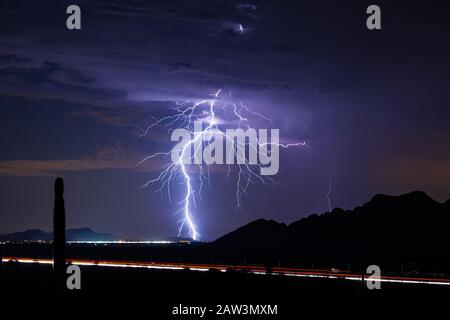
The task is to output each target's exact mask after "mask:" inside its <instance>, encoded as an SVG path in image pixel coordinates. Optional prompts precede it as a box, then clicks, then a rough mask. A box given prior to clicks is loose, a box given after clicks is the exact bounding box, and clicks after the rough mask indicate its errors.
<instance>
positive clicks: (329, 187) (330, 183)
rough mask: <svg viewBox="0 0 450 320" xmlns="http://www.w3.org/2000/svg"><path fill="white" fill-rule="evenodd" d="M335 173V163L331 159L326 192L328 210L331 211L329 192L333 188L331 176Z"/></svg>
mask: <svg viewBox="0 0 450 320" xmlns="http://www.w3.org/2000/svg"><path fill="white" fill-rule="evenodd" d="M335 174H336V164H335V163H334V161H333V168H332V170H331V172H330V173H329V174H328V192H327V202H328V211H329V212H331V210H332V206H331V192H332V189H333V176H334V175H335Z"/></svg>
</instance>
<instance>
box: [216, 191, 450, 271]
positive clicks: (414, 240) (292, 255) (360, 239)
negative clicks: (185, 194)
mask: <svg viewBox="0 0 450 320" xmlns="http://www.w3.org/2000/svg"><path fill="white" fill-rule="evenodd" d="M449 234H450V200H449V201H447V202H445V203H443V204H441V203H439V202H437V201H435V200H434V199H432V198H431V197H429V196H428V195H427V194H426V193H424V192H421V191H414V192H411V193H408V194H404V195H400V196H388V195H383V194H378V195H375V196H374V197H373V198H372V199H371V200H370V201H369V202H367V203H366V204H364V205H362V206H360V207H356V208H354V209H353V210H343V209H340V208H335V209H334V210H332V211H331V212H326V213H323V214H321V215H317V214H312V215H310V216H309V217H307V218H303V219H300V220H299V221H296V222H293V223H291V224H290V225H285V224H283V223H277V222H275V221H273V220H270V221H267V220H263V219H261V220H257V221H254V222H251V223H249V224H247V225H245V226H243V227H241V228H239V229H237V230H235V231H233V232H231V233H229V234H227V235H225V236H223V237H221V238H219V239H217V240H216V241H215V242H213V243H212V246H213V247H214V248H215V249H217V250H220V251H222V252H228V253H229V254H230V255H231V254H234V255H240V256H245V257H257V258H258V259H261V257H267V258H268V259H270V257H273V258H274V259H284V260H288V261H311V260H324V261H331V262H334V261H338V262H341V263H343V262H345V261H361V262H366V261H388V262H389V263H397V262H414V263H429V262H430V263H431V262H436V261H445V263H444V264H445V265H448V261H449V258H450V250H449V248H450V237H449ZM438 265H443V264H442V263H441V264H438Z"/></svg>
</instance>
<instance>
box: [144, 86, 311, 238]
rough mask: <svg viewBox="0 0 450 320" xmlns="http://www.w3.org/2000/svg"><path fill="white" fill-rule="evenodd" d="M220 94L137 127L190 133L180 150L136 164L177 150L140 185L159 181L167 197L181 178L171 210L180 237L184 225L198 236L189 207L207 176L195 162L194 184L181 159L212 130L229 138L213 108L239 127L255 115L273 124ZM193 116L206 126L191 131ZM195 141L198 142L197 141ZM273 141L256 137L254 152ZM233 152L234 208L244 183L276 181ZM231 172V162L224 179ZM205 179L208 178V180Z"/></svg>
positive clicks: (182, 105) (183, 105)
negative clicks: (173, 157) (179, 193)
mask: <svg viewBox="0 0 450 320" xmlns="http://www.w3.org/2000/svg"><path fill="white" fill-rule="evenodd" d="M220 94H221V89H220V90H218V91H217V92H216V93H214V94H211V95H210V96H211V98H210V99H205V100H201V101H198V102H190V101H186V102H181V103H180V102H177V103H176V106H175V107H174V108H172V111H173V114H170V115H168V116H164V117H161V118H159V119H156V120H155V121H154V122H153V123H151V124H150V125H149V126H147V127H146V128H145V129H142V128H140V130H141V134H140V135H139V137H144V136H146V135H147V134H148V133H149V132H150V131H151V130H152V129H153V128H155V127H158V126H166V127H169V128H172V127H174V126H176V127H178V128H180V127H181V128H184V129H187V130H188V131H189V132H191V133H192V134H193V138H192V139H190V140H189V141H188V143H186V144H184V145H183V148H182V149H181V150H173V149H172V150H171V151H168V152H156V153H153V154H151V155H149V156H146V157H145V158H144V159H142V160H141V161H140V162H139V163H138V165H140V164H142V163H144V162H146V161H148V160H151V159H153V158H155V157H164V158H165V157H168V156H170V155H171V154H172V153H173V152H177V153H179V154H180V156H179V160H178V161H176V162H171V163H168V164H166V165H164V166H163V170H162V171H161V172H160V174H159V175H158V176H157V177H156V178H154V179H151V180H149V181H147V182H146V183H145V184H144V185H142V188H146V187H148V186H149V185H152V184H155V183H159V188H157V189H156V191H159V192H162V191H164V190H167V193H168V196H169V201H172V200H171V184H172V183H174V182H176V181H177V180H179V179H181V183H182V184H184V186H185V193H184V197H183V200H182V201H180V202H178V204H179V205H180V209H179V210H178V211H176V212H175V214H179V213H181V214H182V219H181V220H179V228H178V236H179V237H180V236H181V235H182V233H183V230H184V229H185V228H186V227H187V229H188V234H189V236H190V237H191V238H192V239H194V240H198V239H199V237H200V233H199V231H198V227H197V225H196V223H195V222H194V217H193V214H192V208H193V207H196V197H197V196H200V195H201V193H202V189H203V187H204V184H205V182H206V180H208V178H209V174H210V167H209V166H206V173H205V168H204V166H203V165H201V164H199V165H197V169H198V172H199V174H198V177H199V181H200V184H199V186H198V188H197V189H196V188H195V185H194V181H193V177H192V172H190V170H189V168H188V166H187V165H186V163H185V162H187V161H183V159H186V158H189V160H193V158H194V157H195V155H196V151H198V148H200V147H201V146H202V141H204V138H205V139H206V140H207V141H209V139H210V137H211V136H212V135H213V134H214V133H216V134H219V135H221V136H222V137H224V138H225V139H231V138H230V137H229V136H228V135H226V134H225V132H224V131H223V130H221V129H220V124H221V121H222V119H219V117H218V116H217V113H216V112H217V110H221V111H223V112H228V113H231V114H232V116H233V118H234V120H235V121H238V123H239V128H241V125H243V124H244V123H245V124H246V127H247V128H250V126H249V124H248V122H249V118H250V117H252V118H259V119H262V120H264V121H267V122H268V123H270V124H271V125H272V127H273V123H272V120H271V119H270V118H267V117H265V116H264V115H262V114H260V113H258V112H255V111H253V110H251V109H250V108H248V107H247V106H245V105H243V104H242V103H239V104H235V103H223V104H218V100H219V95H220ZM195 120H202V121H204V122H206V123H207V126H206V127H205V128H204V129H202V131H200V132H195V131H194V130H193V127H194V126H193V123H194V121H195ZM231 141H232V142H233V144H234V143H236V149H240V148H243V149H242V150H245V147H247V146H250V145H249V144H248V143H247V142H244V143H241V142H238V141H235V140H233V139H231ZM197 142H199V143H197ZM196 145H197V149H195V146H196ZM273 145H275V143H274V142H272V141H271V142H267V141H262V142H260V141H259V138H258V142H257V146H253V148H257V149H255V150H256V151H257V152H258V154H259V153H262V151H261V150H263V151H264V152H267V148H268V147H269V146H273ZM276 145H277V146H278V147H280V148H283V149H288V148H290V147H294V146H306V145H307V144H306V142H305V141H301V142H296V143H287V144H283V143H276ZM192 146H194V149H195V150H194V152H193V153H192V154H191V155H190V156H189V153H190V150H191V147H192ZM235 156H236V159H237V165H236V167H237V168H238V172H237V179H236V193H235V196H236V209H239V208H241V205H242V203H241V199H242V197H243V196H244V195H246V194H247V189H248V187H249V186H250V185H251V184H252V182H253V181H259V182H260V183H262V184H267V183H272V184H275V183H276V181H275V180H274V179H272V178H271V177H269V176H263V175H261V174H260V172H259V171H258V170H259V169H260V168H261V165H259V164H257V165H253V164H250V163H249V162H248V160H247V159H246V158H245V153H244V152H242V153H240V152H235ZM230 174H231V165H228V170H227V172H226V179H227V181H228V178H229V176H230ZM208 181H209V180H208Z"/></svg>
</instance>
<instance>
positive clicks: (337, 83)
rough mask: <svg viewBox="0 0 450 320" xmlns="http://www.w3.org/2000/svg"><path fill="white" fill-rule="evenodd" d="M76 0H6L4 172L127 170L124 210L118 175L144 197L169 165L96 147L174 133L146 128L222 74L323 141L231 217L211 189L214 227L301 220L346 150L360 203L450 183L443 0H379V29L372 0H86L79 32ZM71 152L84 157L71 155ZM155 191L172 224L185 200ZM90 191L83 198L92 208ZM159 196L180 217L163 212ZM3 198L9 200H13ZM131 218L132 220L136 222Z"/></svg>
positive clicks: (233, 90) (285, 124) (297, 133)
mask: <svg viewBox="0 0 450 320" xmlns="http://www.w3.org/2000/svg"><path fill="white" fill-rule="evenodd" d="M68 4H72V3H71V2H69V1H67V2H66V1H57V2H56V1H38V2H36V1H35V2H29V1H6V2H4V3H3V4H2V10H0V20H1V21H2V22H3V23H2V25H4V27H2V28H0V50H1V52H2V53H1V55H0V99H1V100H0V103H1V105H2V111H1V112H2V117H1V118H0V123H1V126H0V132H1V134H0V147H2V155H1V157H2V158H1V159H2V161H3V165H4V166H3V170H4V172H10V173H11V172H12V171H14V170H16V171H14V172H16V173H17V172H28V171H27V170H28V169H27V168H32V169H33V170H31V169H30V170H31V171H33V172H34V173H35V174H37V173H39V174H40V175H48V174H50V173H53V172H54V171H53V169H52V168H59V169H64V170H68V171H69V173H68V174H67V175H68V176H69V177H72V179H74V180H76V182H74V184H76V185H77V187H78V188H79V190H80V193H81V190H83V189H84V188H83V187H82V186H86V184H87V182H86V181H89V182H90V183H89V184H88V185H89V188H96V187H95V184H93V183H92V180H90V179H94V178H93V177H95V178H96V179H98V180H97V181H96V182H95V183H96V184H97V185H98V186H108V185H110V184H111V183H112V182H113V180H112V179H113V178H111V177H113V176H114V177H115V178H114V179H117V180H114V183H116V184H117V185H119V184H120V186H121V188H119V187H117V188H116V189H114V190H108V188H105V190H102V192H104V193H102V195H103V196H104V198H105V199H107V198H108V197H111V195H114V199H115V200H116V199H120V201H119V202H115V207H114V208H109V207H108V208H106V207H103V208H101V207H98V209H99V210H96V211H101V210H106V209H108V210H111V211H112V212H113V214H115V215H116V216H115V218H114V219H112V221H113V222H115V223H117V225H119V224H120V223H121V222H123V221H124V219H123V217H121V216H120V213H119V209H118V208H125V207H126V206H127V205H129V204H128V203H127V199H126V198H122V197H121V196H120V193H119V192H118V191H117V190H120V192H121V193H123V194H127V197H128V198H133V199H136V198H135V197H138V196H135V195H130V193H131V191H129V190H130V189H132V188H133V187H136V186H138V185H140V184H141V183H143V182H145V181H147V179H148V178H149V176H151V175H152V174H154V173H155V172H153V171H151V172H150V173H148V174H146V173H144V172H140V171H136V170H133V169H132V168H131V167H127V165H128V164H125V163H124V162H122V158H120V157H119V159H118V160H117V159H115V160H111V161H109V160H108V161H106V160H105V161H103V160H102V161H100V163H101V165H102V166H104V167H105V169H104V170H91V169H92V168H99V165H98V163H99V162H98V161H97V160H98V157H97V153H96V152H97V151H96V150H97V148H98V147H99V146H103V147H104V146H114V144H115V143H116V141H122V144H123V148H124V149H125V150H132V152H131V151H130V153H131V154H132V155H133V156H134V157H139V156H144V155H146V154H148V153H150V152H152V151H154V150H162V149H164V148H167V146H168V140H167V128H163V129H160V130H155V131H154V132H153V131H152V133H151V134H150V135H149V136H148V137H146V138H145V139H137V135H139V132H141V131H142V130H140V129H139V128H141V129H142V128H145V127H146V126H147V125H148V124H149V123H151V122H152V121H154V119H156V118H157V117H160V116H162V115H165V114H167V113H168V112H170V109H171V108H173V106H174V104H175V103H176V102H177V101H187V100H189V101H197V100H201V99H205V98H207V97H210V94H211V93H214V92H217V90H218V89H219V88H222V92H223V99H228V100H229V101H238V102H242V103H244V104H245V105H248V106H249V107H251V108H252V109H253V110H256V111H258V112H261V113H263V114H265V115H266V116H269V117H271V118H272V119H273V122H274V123H275V126H276V127H278V128H280V130H281V135H282V139H283V140H284V141H296V140H298V139H301V140H303V139H307V141H308V145H309V148H306V149H302V150H296V151H295V152H289V153H287V152H283V153H282V154H281V168H280V174H279V176H278V177H277V178H278V180H279V181H280V183H281V184H282V185H283V186H284V187H283V189H277V190H272V189H271V190H270V191H267V190H266V189H264V188H261V187H259V186H254V187H252V193H250V194H251V195H250V196H249V198H248V199H247V202H246V208H245V209H246V210H245V212H246V213H244V215H239V216H238V217H235V216H233V217H230V216H229V213H230V212H232V211H234V208H233V206H232V205H231V204H230V205H229V206H228V205H224V206H223V207H221V208H216V207H214V201H208V200H205V202H204V203H203V205H202V208H199V209H198V211H199V214H200V216H201V218H202V219H203V220H202V222H203V223H202V224H203V225H202V226H201V227H202V228H203V229H204V230H209V231H206V233H207V234H206V236H209V237H211V238H213V237H215V236H217V235H219V234H221V233H224V232H225V231H228V230H230V229H232V228H234V227H236V226H238V225H239V224H241V223H244V222H246V221H249V220H251V219H252V218H257V217H269V218H274V219H277V220H281V221H285V222H289V221H292V220H295V219H297V218H298V217H300V216H304V215H307V214H309V213H311V212H320V211H323V210H325V209H327V203H326V198H325V194H326V192H327V190H328V175H329V172H330V170H332V167H333V166H332V163H333V162H334V164H335V165H336V174H335V175H334V179H335V181H334V183H333V185H334V189H333V193H332V204H334V205H339V206H343V207H347V208H348V207H352V206H354V205H357V204H360V203H361V202H363V201H366V200H367V199H368V198H370V197H371V196H372V195H373V194H374V193H379V192H385V193H398V192H403V191H405V192H406V191H410V190H409V189H410V188H412V187H414V188H416V187H417V188H419V187H420V186H422V185H423V188H424V189H425V191H429V192H430V193H432V195H433V196H436V198H439V197H444V195H445V193H447V192H448V189H449V188H450V185H449V181H448V177H447V175H446V174H445V170H446V166H445V161H446V159H447V158H448V157H447V153H446V152H444V151H443V149H444V148H446V147H447V146H448V145H449V143H450V142H449V137H450V134H449V131H450V129H449V128H450V126H449V125H448V122H449V120H450V111H449V110H450V109H449V108H448V105H449V103H450V98H449V97H448V94H447V93H448V89H449V86H450V76H449V74H450V63H449V61H448V57H449V56H450V41H449V40H450V20H449V19H448V17H447V15H448V14H447V13H448V4H447V2H445V1H434V2H433V3H431V2H427V1H414V2H411V1H403V0H399V1H395V2H393V1H379V2H378V3H377V4H378V5H380V6H381V7H382V15H383V18H382V19H383V22H382V26H383V29H382V30H381V31H379V32H370V31H368V30H367V29H366V28H365V19H366V16H367V15H366V13H365V9H366V7H367V5H369V4H372V3H371V2H369V1H345V2H342V1H331V0H329V1H325V0H324V1H287V2H286V1H255V2H252V1H250V2H247V1H234V2H233V1H231V2H230V1H221V0H218V1H181V0H180V1H166V0H158V1H118V0H115V1H79V2H77V4H78V5H79V6H80V7H81V8H82V17H83V18H82V19H83V20H82V30H80V31H76V32H72V31H68V30H67V29H66V28H65V18H66V14H65V6H66V5H68ZM3 8H5V9H4V10H3ZM240 26H242V29H241V28H240ZM423 155H428V156H426V157H424V156H423ZM83 157H85V158H83ZM86 157H87V158H86ZM133 159H134V158H133ZM68 161H69V162H68ZM96 161H97V162H96ZM71 163H72V164H73V166H72V167H71V168H79V169H78V170H76V169H73V170H69V169H68V166H70V165H71ZM14 168H16V169H14ZM83 168H84V169H83ZM118 168H120V170H119V169H118ZM85 169H86V170H85ZM5 170H6V171H5ZM11 170H12V171H11ZM127 170H130V172H128V174H127V173H126V172H125V171H127ZM94 171H95V172H94ZM98 171H102V172H101V173H100V172H98ZM383 172H385V173H386V172H389V177H387V176H386V174H383ZM409 177H410V179H411V180H415V181H416V182H417V183H416V184H412V183H410V182H408V179H409ZM1 179H8V183H10V182H11V181H12V180H11V179H19V178H11V177H9V178H1ZM1 179H0V183H1ZM42 179H45V178H42ZM4 181H6V180H4ZM13 181H15V182H14V183H16V185H17V187H19V186H20V184H21V183H22V182H19V180H13ZM222 182H223V181H221V180H220V177H219V175H217V177H215V180H214V181H213V182H212V183H213V185H214V186H215V187H216V189H215V190H217V192H216V194H214V195H211V194H210V197H211V198H210V199H213V198H214V199H215V201H216V203H217V201H218V202H220V203H225V202H226V201H228V202H230V203H231V202H232V200H233V199H231V195H233V190H229V189H226V188H225V187H223V185H222ZM122 187H123V188H122ZM89 188H88V190H91V189H89ZM96 190H97V189H96ZM133 190H135V189H133ZM150 194H151V192H148V193H147V194H146V195H145V196H143V195H139V197H142V198H139V200H136V201H135V203H139V206H133V209H134V210H135V211H136V212H138V213H136V215H135V216H133V218H134V219H135V220H134V221H139V222H142V221H145V222H146V223H149V221H148V220H147V219H150V218H149V217H151V219H154V220H155V221H159V219H160V220H161V222H160V223H161V225H160V227H161V228H162V229H163V230H165V231H164V232H163V231H161V233H170V232H171V231H170V230H172V229H170V227H168V225H171V224H170V223H172V222H173V221H172V219H171V215H170V213H171V212H173V211H171V210H172V209H173V208H172V207H171V205H170V204H168V203H167V201H165V200H161V199H158V198H154V197H153V196H152V195H150ZM220 195H222V197H220ZM147 197H148V198H147ZM30 198H33V197H32V196H30ZM206 198H208V197H206ZM446 198H448V196H447V197H446ZM224 199H226V201H225V200H224ZM260 199H264V201H262V200H261V201H260ZM83 200H85V199H84V198H83V196H82V195H78V196H77V197H75V198H74V199H73V201H78V202H76V203H77V205H78V204H79V205H80V207H79V208H78V209H79V210H80V211H82V212H88V211H89V212H90V210H89V209H88V206H87V205H86V206H84V204H85V202H83ZM117 201H118V200H117ZM146 201H148V202H146ZM150 201H151V202H152V204H151V205H155V206H157V207H158V211H159V212H168V213H169V214H168V215H167V218H161V217H160V216H159V215H157V214H156V213H149V212H150V211H151V210H150V204H149V203H150ZM228 202H227V203H228ZM91 205H92V204H91ZM4 206H5V208H2V210H3V211H5V212H6V211H8V210H9V209H11V206H12V205H11V204H10V205H8V204H4ZM99 206H100V205H99ZM41 207H42V204H41ZM100 209H101V210H100ZM14 210H15V209H14ZM14 210H12V211H14ZM200 211H201V212H200ZM203 211H205V213H202V212H203ZM14 212H15V213H16V214H18V213H17V211H14ZM206 212H209V213H210V215H207V214H206ZM202 214H203V215H202ZM85 217H87V214H86V215H85ZM5 219H6V218H5ZM92 219H93V220H92V222H93V223H98V224H99V223H100V222H99V220H98V221H97V220H96V219H95V218H92ZM113 222H111V227H112V224H113ZM26 223H27V219H26V218H24V220H23V225H24V226H25V224H26ZM158 223H159V222H158ZM0 225H3V224H0ZM16 225H18V224H15V226H16ZM27 227H33V226H32V225H29V226H27ZM133 227H134V228H137V229H139V227H137V226H136V225H133ZM137 229H136V230H137ZM0 231H1V230H0ZM10 231H15V230H10ZM106 231H108V230H106ZM172 231H173V230H172ZM127 232H129V233H130V234H133V232H134V231H133V229H132V227H131V226H130V229H128V231H127ZM152 232H154V233H155V234H159V233H158V231H157V230H156V229H152ZM208 232H209V234H208ZM136 233H140V234H141V235H142V234H145V230H142V229H139V231H136Z"/></svg>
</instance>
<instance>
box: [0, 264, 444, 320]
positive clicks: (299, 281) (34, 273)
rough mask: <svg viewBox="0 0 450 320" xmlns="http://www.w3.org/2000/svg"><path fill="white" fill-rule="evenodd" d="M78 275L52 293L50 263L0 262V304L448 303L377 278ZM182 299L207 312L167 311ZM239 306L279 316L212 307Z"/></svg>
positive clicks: (283, 312)
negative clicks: (76, 282) (376, 286)
mask: <svg viewBox="0 0 450 320" xmlns="http://www.w3.org/2000/svg"><path fill="white" fill-rule="evenodd" d="M81 275H82V277H81V286H82V288H81V290H73V291H68V292H66V293H65V294H64V295H58V294H55V293H54V292H53V289H52V268H51V266H50V265H40V264H19V263H12V262H10V263H6V264H4V265H3V267H2V271H1V282H0V283H1V285H0V290H1V296H2V297H1V300H0V301H2V303H3V305H8V302H7V301H21V305H22V306H30V309H29V310H28V311H30V310H31V311H32V310H34V309H33V308H36V307H31V306H32V305H30V303H35V304H34V305H35V306H36V305H37V306H38V307H37V308H41V307H42V306H47V307H51V308H53V306H54V305H55V304H56V305H63V306H66V307H67V308H69V309H67V310H73V311H76V310H78V311H79V310H80V307H82V306H83V305H85V304H92V305H95V306H96V307H97V308H98V307H100V308H101V310H105V309H107V310H110V311H111V310H115V308H118V307H124V308H125V310H127V311H126V312H127V313H128V310H130V311H131V310H133V311H135V310H142V309H145V312H146V313H147V316H146V317H144V318H146V319H297V318H298V317H296V316H295V315H298V314H299V313H301V312H303V311H301V310H304V309H305V308H310V307H311V306H314V310H316V311H330V310H331V311H332V310H334V309H330V308H331V306H336V305H340V306H343V307H345V309H346V310H347V311H348V310H351V309H352V308H354V307H355V306H362V305H365V304H367V305H370V306H376V307H377V308H378V307H380V306H381V305H382V304H383V303H385V302H387V303H395V304H397V305H398V303H401V304H405V305H408V306H409V307H410V306H414V305H415V304H421V303H423V302H424V301H425V300H427V301H433V302H438V303H439V304H443V305H445V303H446V301H450V288H447V287H439V286H430V285H408V284H388V283H383V284H382V287H381V289H380V290H368V289H367V288H365V287H363V286H362V285H361V283H360V282H358V281H348V280H337V279H308V278H296V277H287V276H278V275H254V274H245V273H238V272H233V271H230V272H222V273H221V272H217V271H207V272H198V271H189V270H181V271H179V270H148V269H128V268H127V269H121V268H107V267H99V266H84V267H83V266H82V267H81ZM24 300H25V301H24ZM29 302H30V303H29ZM130 303H131V304H130ZM133 304H134V305H133ZM180 304H181V305H183V306H205V307H207V308H208V310H211V311H209V312H208V314H207V315H205V316H204V317H202V318H200V317H198V316H188V317H187V316H175V315H172V314H171V313H172V311H173V309H174V308H175V307H177V306H179V305H180ZM242 304H244V305H254V306H255V305H271V306H274V305H277V314H276V315H270V316H268V315H252V316H249V315H245V316H244V315H240V316H236V315H218V314H217V312H218V310H219V308H220V307H219V306H218V305H222V306H223V305H242ZM130 305H131V306H132V307H130ZM74 306H75V307H74ZM74 308H75V309H74ZM130 308H131V309H130ZM26 309H27V308H25V309H24V310H26ZM89 310H90V308H89ZM102 312H103V311H102Z"/></svg>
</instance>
